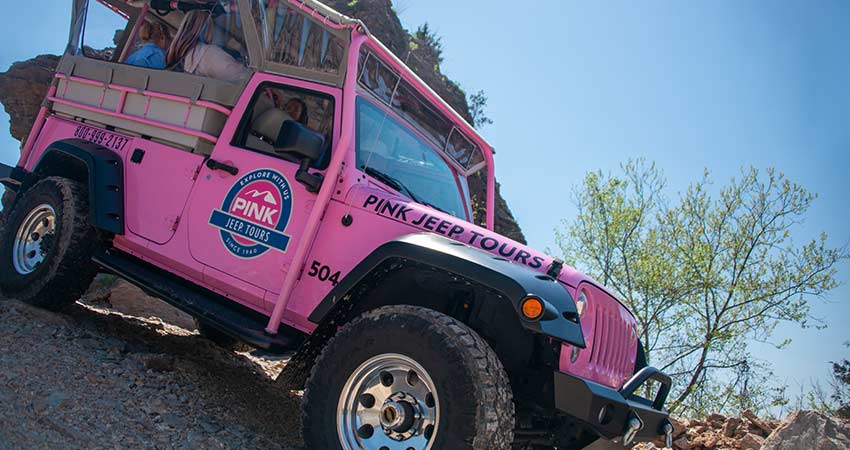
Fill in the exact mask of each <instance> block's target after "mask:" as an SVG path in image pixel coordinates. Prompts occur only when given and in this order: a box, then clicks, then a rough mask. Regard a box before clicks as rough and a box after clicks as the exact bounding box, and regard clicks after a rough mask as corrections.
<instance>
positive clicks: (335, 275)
mask: <svg viewBox="0 0 850 450" xmlns="http://www.w3.org/2000/svg"><path fill="white" fill-rule="evenodd" d="M307 275H308V276H311V277H313V278H318V279H319V281H328V282H330V283H331V284H332V285H334V286H336V285H338V284H339V277H340V276H341V275H340V272H339V271H338V270H337V271H336V272H334V271H333V270H332V269H331V268H330V267H328V266H326V265H324V264H322V263H320V262H319V261H313V264H310V271H309V272H307Z"/></svg>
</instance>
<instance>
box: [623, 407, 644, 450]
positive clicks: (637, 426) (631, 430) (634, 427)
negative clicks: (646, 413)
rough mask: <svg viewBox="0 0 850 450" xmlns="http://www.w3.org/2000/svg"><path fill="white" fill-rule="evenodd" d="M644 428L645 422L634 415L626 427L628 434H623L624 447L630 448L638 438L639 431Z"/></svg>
mask: <svg viewBox="0 0 850 450" xmlns="http://www.w3.org/2000/svg"><path fill="white" fill-rule="evenodd" d="M642 428H643V421H642V420H640V417H638V416H637V415H636V414H634V413H632V418H631V419H629V423H628V425H627V426H626V433H625V434H623V446H624V447H628V446H629V445H631V443H632V441H633V440H634V439H635V436H637V433H638V431H640V430H641V429H642Z"/></svg>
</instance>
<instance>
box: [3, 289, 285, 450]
mask: <svg viewBox="0 0 850 450" xmlns="http://www.w3.org/2000/svg"><path fill="white" fill-rule="evenodd" d="M115 287H116V288H117V289H115V290H114V291H112V292H111V293H110V291H108V290H101V291H95V292H93V293H92V294H91V295H89V296H87V297H85V298H84V299H83V300H81V301H80V302H77V303H76V304H74V305H72V306H71V307H70V308H68V310H67V311H66V312H63V313H52V312H47V311H44V310H40V309H36V308H33V307H30V306H28V305H25V304H23V303H20V302H17V301H13V300H5V299H2V300H0V323H2V324H3V326H2V329H0V348H2V349H3V351H2V352H0V449H20V448H44V449H52V448H56V449H59V448H63V449H65V448H87V449H98V448H104V449H105V448H150V449H183V448H186V449H189V448H191V449H207V448H209V449H223V448H245V449H252V448H258V449H259V448H263V449H285V450H296V449H299V448H300V445H301V439H300V436H299V427H300V425H299V424H300V418H299V403H300V397H299V393H295V392H285V391H283V390H282V389H280V388H279V387H278V386H276V385H275V384H274V383H273V379H274V377H276V376H277V374H278V373H279V372H280V371H281V369H282V368H283V367H284V365H285V362H284V361H283V360H277V359H274V358H265V357H257V356H253V355H251V354H246V353H233V352H230V351H227V350H224V349H222V348H220V347H217V346H216V345H214V344H213V343H211V342H210V341H208V340H207V339H205V338H203V337H201V336H200V335H198V334H197V331H196V330H193V329H191V328H193V326H192V324H193V322H192V321H191V319H188V320H186V319H187V316H185V315H182V313H179V312H177V311H176V310H173V309H171V308H170V307H168V306H166V305H164V304H161V303H160V304H159V305H157V308H156V310H157V311H166V313H161V312H158V313H157V314H159V315H160V316H166V317H168V318H169V320H170V321H171V322H168V321H163V320H162V319H160V318H158V317H154V316H153V315H152V314H150V313H152V312H155V310H154V309H153V306H154V304H153V303H151V302H159V301H158V300H156V299H152V298H150V297H147V296H145V295H144V294H142V293H141V291H138V290H137V289H135V288H132V287H130V286H129V285H124V284H122V283H119V284H117V285H116V286H115ZM140 305H141V309H140ZM145 305H147V306H145ZM122 310H123V311H122ZM169 310H170V312H168V311H169ZM127 312H134V313H136V314H139V315H132V314H128V313H127ZM172 322H177V323H179V324H180V325H182V326H178V325H176V324H174V323H172Z"/></svg>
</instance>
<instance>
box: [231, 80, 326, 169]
mask: <svg viewBox="0 0 850 450" xmlns="http://www.w3.org/2000/svg"><path fill="white" fill-rule="evenodd" d="M334 108H335V103H334V98H333V97H332V96H331V95H328V94H323V93H318V92H314V91H310V90H306V89H300V88H295V87H290V86H282V85H279V84H271V83H264V84H261V85H260V87H259V88H258V89H257V92H256V93H255V94H254V98H253V99H252V101H251V105H250V106H249V107H248V109H247V110H246V112H245V118H244V119H243V121H242V124H241V126H240V128H239V131H238V132H237V134H236V136H235V137H234V142H233V145H235V146H237V147H241V148H244V149H247V150H252V151H256V152H260V153H266V154H269V155H273V156H275V157H278V158H281V159H285V160H288V161H292V162H298V158H297V157H295V156H293V155H290V154H288V153H287V152H285V151H281V149H280V148H279V147H278V146H277V145H276V143H277V142H280V141H281V140H282V139H285V136H283V135H282V133H285V130H284V127H283V124H284V122H286V121H290V120H291V121H294V122H297V123H299V124H301V125H304V126H305V127H306V128H307V129H308V130H310V131H311V132H313V133H315V134H316V135H318V136H321V138H322V139H324V152H323V154H322V157H321V158H320V159H319V160H318V161H316V162H315V163H314V164H313V168H314V169H318V170H324V169H326V168H327V166H328V164H329V163H330V155H331V149H332V148H333V142H332V141H333V131H334V112H335V111H334Z"/></svg>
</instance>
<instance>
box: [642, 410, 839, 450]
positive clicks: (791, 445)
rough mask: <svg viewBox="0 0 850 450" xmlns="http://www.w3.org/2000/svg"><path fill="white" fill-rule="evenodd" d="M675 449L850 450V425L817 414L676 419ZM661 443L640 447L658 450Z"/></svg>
mask: <svg viewBox="0 0 850 450" xmlns="http://www.w3.org/2000/svg"><path fill="white" fill-rule="evenodd" d="M672 422H673V426H674V429H675V432H674V434H673V449H674V450H715V449H716V450H848V449H850V424H848V423H845V422H842V421H840V420H838V419H835V418H832V417H827V416H825V415H823V414H819V413H816V412H813V411H796V412H793V413H791V414H789V415H788V417H786V418H785V419H783V420H781V421H778V420H767V419H762V418H759V417H757V416H756V415H755V414H753V413H752V412H750V411H744V413H743V414H742V415H741V417H725V416H722V415H720V414H712V415H710V416H708V417H707V418H705V419H704V420H677V419H673V420H672ZM660 447H661V444H660V443H657V446H656V445H655V444H640V445H638V446H637V447H635V450H654V449H656V448H660Z"/></svg>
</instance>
